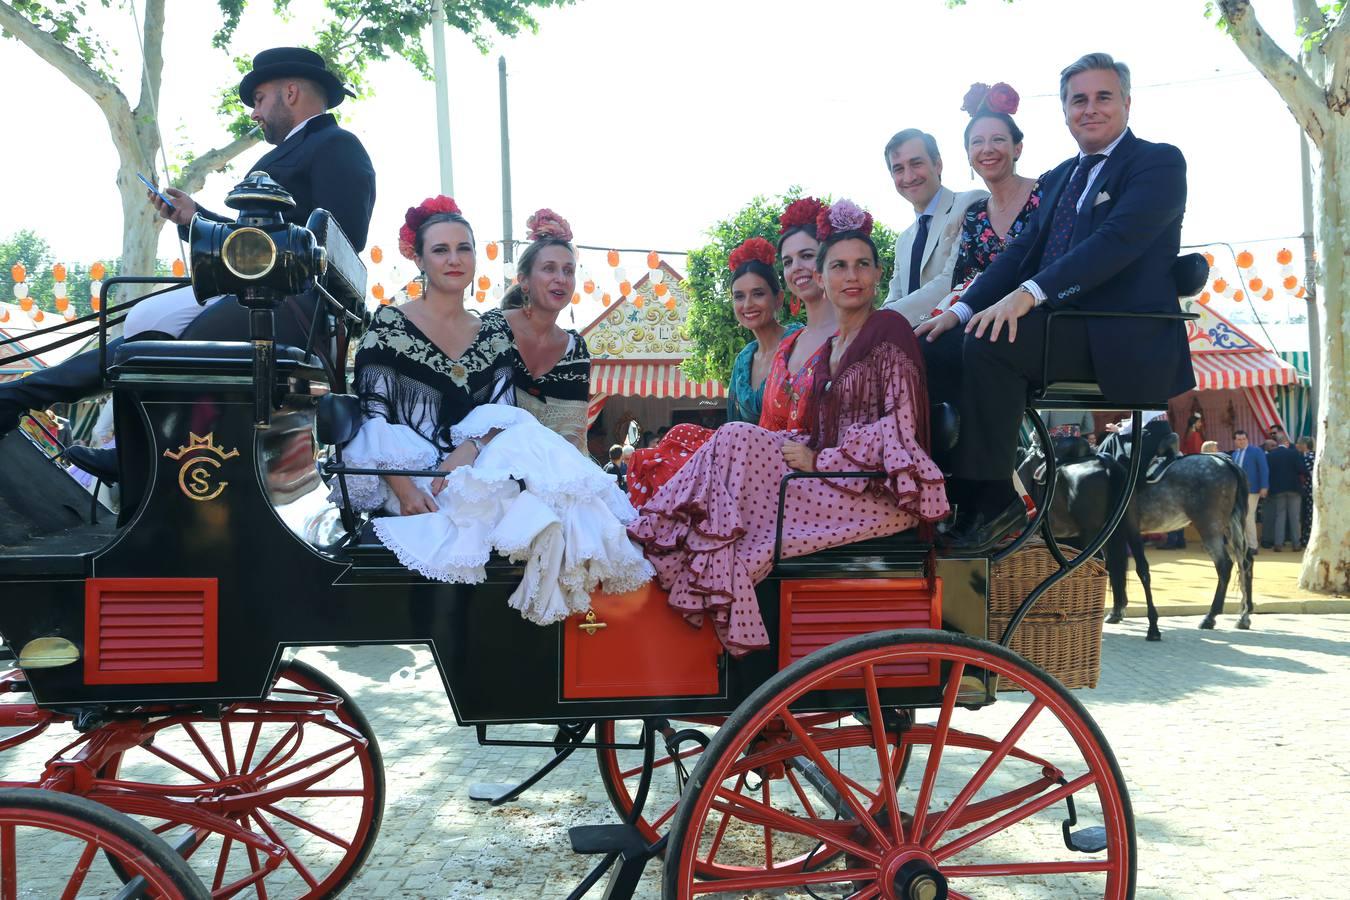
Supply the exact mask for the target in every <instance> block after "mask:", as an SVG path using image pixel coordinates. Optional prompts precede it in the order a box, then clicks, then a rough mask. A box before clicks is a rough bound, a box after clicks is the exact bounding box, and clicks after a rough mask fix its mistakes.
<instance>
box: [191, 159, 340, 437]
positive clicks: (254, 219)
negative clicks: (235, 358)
mask: <svg viewBox="0 0 1350 900" xmlns="http://www.w3.org/2000/svg"><path fill="white" fill-rule="evenodd" d="M225 205H226V206H228V207H230V208H231V209H237V210H239V219H238V220H237V221H235V222H217V221H215V220H213V219H208V218H205V217H204V216H202V215H201V214H200V213H198V214H197V215H195V216H193V217H192V223H191V224H190V225H189V226H188V246H189V247H190V248H191V253H192V255H191V257H190V258H191V260H192V292H193V294H195V295H196V297H197V302H198V303H205V302H206V301H207V300H209V299H211V298H212V297H217V296H220V295H221V294H233V295H234V296H235V299H236V300H237V301H238V302H239V304H240V305H241V306H243V307H244V308H246V309H247V310H248V311H249V340H250V341H252V343H253V422H254V425H256V426H257V427H258V428H264V427H266V426H267V425H269V424H270V423H271V421H272V382H273V380H274V378H275V376H276V344H275V342H274V331H273V324H274V323H273V316H272V313H273V310H274V309H276V307H277V306H278V305H280V303H281V302H282V300H284V299H285V298H286V297H289V296H293V295H295V294H300V293H302V292H304V291H305V290H306V289H307V288H309V286H310V285H311V284H313V283H314V281H315V279H317V278H319V277H320V276H322V275H323V274H324V270H325V269H326V268H327V265H328V256H327V254H326V253H325V251H324V249H323V247H321V246H320V245H319V242H318V240H317V239H316V238H315V237H314V233H313V232H312V231H310V230H309V229H308V228H303V227H301V226H299V225H293V224H291V223H290V222H287V221H286V218H285V217H286V214H287V213H288V212H289V211H291V210H293V209H295V198H293V197H292V196H291V195H290V194H289V193H287V192H286V189H285V188H283V187H282V186H281V185H279V184H277V183H276V182H275V181H273V180H272V179H271V177H269V176H268V174H267V173H266V172H251V173H249V176H248V177H247V178H245V179H244V180H243V181H241V182H239V183H238V184H237V185H235V186H234V190H232V191H230V194H229V196H227V197H226V198H225ZM227 302H228V301H227Z"/></svg>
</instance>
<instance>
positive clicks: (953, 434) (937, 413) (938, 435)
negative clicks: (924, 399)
mask: <svg viewBox="0 0 1350 900" xmlns="http://www.w3.org/2000/svg"><path fill="white" fill-rule="evenodd" d="M960 436H961V414H960V413H959V412H957V411H956V407H955V406H953V405H952V404H950V403H934V404H933V405H932V406H931V407H929V410H928V447H929V452H930V453H931V455H932V457H933V461H934V462H936V463H937V464H938V466H939V467H940V468H941V469H942V471H944V472H945V471H947V467H946V466H944V465H943V462H944V461H945V460H946V459H947V457H948V456H949V455H950V454H951V452H952V451H953V450H955V449H956V441H957V439H958V438H960Z"/></svg>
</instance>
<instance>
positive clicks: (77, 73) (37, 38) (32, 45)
mask: <svg viewBox="0 0 1350 900" xmlns="http://www.w3.org/2000/svg"><path fill="white" fill-rule="evenodd" d="M0 28H4V29H5V30H6V31H8V32H9V33H10V34H12V35H14V37H15V38H17V39H18V41H19V42H20V43H22V44H23V45H24V46H26V47H27V48H28V49H29V50H32V51H33V52H34V53H36V54H37V55H38V57H39V58H41V59H42V60H43V61H44V62H47V63H50V64H51V65H52V66H54V67H55V68H56V70H57V71H58V72H60V73H61V74H62V75H65V76H66V77H67V78H68V79H70V81H71V82H72V83H73V84H74V85H75V86H76V87H78V88H79V89H80V90H82V91H84V92H85V93H86V94H88V95H89V96H90V97H91V98H92V99H93V101H94V102H95V103H97V104H98V107H99V109H101V110H103V115H104V116H105V117H106V118H107V119H108V121H109V122H110V123H111V122H113V121H115V120H116V119H117V118H118V117H122V121H123V122H126V121H128V120H130V118H131V104H130V103H128V102H127V98H126V96H125V95H124V94H123V93H122V91H121V90H120V89H119V88H118V87H117V85H115V84H113V83H112V82H110V81H108V80H107V79H106V78H104V77H103V76H102V75H100V74H99V73H98V72H95V71H94V70H93V69H92V68H90V67H89V66H88V65H87V64H86V63H85V62H84V60H82V59H80V57H79V55H78V54H76V53H75V51H73V50H71V49H70V48H69V47H67V46H65V45H64V44H62V43H61V42H60V41H58V40H57V39H56V38H54V37H52V36H51V35H50V34H48V33H47V32H45V31H43V30H42V29H41V28H39V27H37V26H36V25H34V24H33V23H32V22H31V21H30V20H29V19H28V17H27V16H24V15H23V14H22V13H19V12H18V11H16V10H15V9H14V7H13V6H11V5H10V4H8V3H5V2H0Z"/></svg>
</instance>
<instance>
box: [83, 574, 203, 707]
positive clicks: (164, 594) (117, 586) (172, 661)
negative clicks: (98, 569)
mask: <svg viewBox="0 0 1350 900" xmlns="http://www.w3.org/2000/svg"><path fill="white" fill-rule="evenodd" d="M216 597H217V593H216V580H215V579H214V578H89V579H86V581H85V583H84V648H85V650H84V681H85V684H156V683H161V682H185V681H215V680H216V678H217V668H216V661H217V656H216V651H217V646H216V641H217V624H218V623H217V610H216Z"/></svg>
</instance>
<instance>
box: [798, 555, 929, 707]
mask: <svg viewBox="0 0 1350 900" xmlns="http://www.w3.org/2000/svg"><path fill="white" fill-rule="evenodd" d="M779 597H780V603H781V615H780V619H779V625H778V629H779V633H778V667H779V668H780V669H781V668H783V667H785V666H787V665H789V664H791V663H792V662H794V661H796V660H798V659H801V658H802V657H803V656H807V655H809V654H811V653H814V652H815V651H816V650H819V649H820V648H821V647H827V646H829V645H830V644H833V643H835V642H837V641H841V640H843V639H844V638H849V637H853V636H854V635H858V634H867V633H868V632H872V631H889V630H891V629H895V628H941V627H942V579H940V578H937V579H934V580H933V581H932V582H929V580H928V579H926V578H843V579H837V580H833V581H829V580H821V579H814V580H812V579H793V580H786V581H784V582H783V583H782V586H781V588H780V593H779ZM876 674H877V684H878V685H879V686H880V687H921V686H928V685H935V684H937V683H938V666H937V663H936V662H913V663H903V664H897V665H893V666H879V667H878V668H877V670H876ZM824 686H825V687H828V688H857V687H861V686H862V676H861V675H856V676H841V677H839V678H836V679H834V680H833V681H831V682H827V683H826V685H824Z"/></svg>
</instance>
